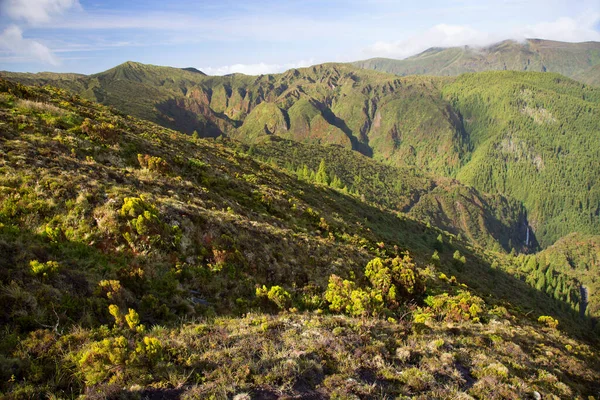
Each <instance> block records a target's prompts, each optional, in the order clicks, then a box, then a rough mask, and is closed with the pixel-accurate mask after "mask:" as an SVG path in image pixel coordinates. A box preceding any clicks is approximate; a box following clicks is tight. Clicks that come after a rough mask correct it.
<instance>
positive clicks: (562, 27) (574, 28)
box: [517, 13, 600, 42]
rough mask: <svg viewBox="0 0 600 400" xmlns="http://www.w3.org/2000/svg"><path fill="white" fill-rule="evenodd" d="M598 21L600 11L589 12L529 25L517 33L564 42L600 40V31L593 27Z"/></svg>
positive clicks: (599, 20) (599, 21)
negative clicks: (577, 16) (579, 15)
mask: <svg viewBox="0 0 600 400" xmlns="http://www.w3.org/2000/svg"><path fill="white" fill-rule="evenodd" d="M598 23H600V13H590V14H586V15H583V16H581V17H579V18H559V19H557V20H556V21H553V22H542V23H539V24H535V25H529V26H526V27H525V28H523V29H522V30H521V31H520V32H517V34H520V35H521V37H523V38H525V37H526V38H541V39H549V40H560V41H565V42H584V41H588V40H592V41H600V32H598V31H597V30H596V29H595V26H596V25H597V24H598ZM517 38H518V37H517Z"/></svg>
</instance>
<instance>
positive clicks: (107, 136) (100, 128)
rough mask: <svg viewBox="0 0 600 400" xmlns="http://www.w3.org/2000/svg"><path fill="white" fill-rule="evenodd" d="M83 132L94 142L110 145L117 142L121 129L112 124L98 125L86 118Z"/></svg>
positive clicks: (82, 126)
mask: <svg viewBox="0 0 600 400" xmlns="http://www.w3.org/2000/svg"><path fill="white" fill-rule="evenodd" d="M81 131H82V132H83V133H85V134H87V135H88V136H89V137H90V139H92V140H98V141H100V142H105V143H110V144H112V143H116V142H117V139H118V138H119V133H120V131H119V129H118V128H116V127H115V125H113V124H111V123H108V122H102V123H96V122H94V121H92V120H91V119H89V118H86V119H85V120H83V122H82V123H81Z"/></svg>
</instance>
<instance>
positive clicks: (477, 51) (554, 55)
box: [352, 38, 600, 82]
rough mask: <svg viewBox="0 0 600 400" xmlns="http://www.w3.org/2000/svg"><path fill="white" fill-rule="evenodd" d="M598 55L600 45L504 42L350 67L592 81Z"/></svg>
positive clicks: (401, 72) (430, 51)
mask: <svg viewBox="0 0 600 400" xmlns="http://www.w3.org/2000/svg"><path fill="white" fill-rule="evenodd" d="M599 52H600V42H581V43H569V42H558V41H553V40H545V39H539V38H528V39H525V40H515V39H507V40H503V41H500V42H497V43H493V44H490V45H487V46H455V47H431V48H429V49H427V50H425V51H423V52H421V53H419V54H416V55H414V56H412V57H408V58H405V59H402V60H394V59H389V58H372V59H370V60H363V61H357V62H354V63H352V64H353V65H354V66H356V67H359V68H364V69H375V70H377V71H382V72H388V73H392V74H396V75H400V76H406V75H434V76H452V75H460V74H463V73H465V72H481V71H489V70H512V71H537V72H556V73H559V74H562V75H565V76H567V77H571V78H575V79H578V80H580V81H582V82H595V81H596V80H597V76H598V73H597V72H596V70H594V69H593V67H594V66H596V65H600V58H599V57H598V56H597V54H598V53H599ZM590 75H591V76H590Z"/></svg>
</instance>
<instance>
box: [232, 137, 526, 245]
mask: <svg viewBox="0 0 600 400" xmlns="http://www.w3.org/2000/svg"><path fill="white" fill-rule="evenodd" d="M242 150H243V151H245V152H247V153H248V154H250V155H252V156H253V157H258V158H260V159H262V160H264V161H266V162H269V163H271V164H276V165H278V166H280V167H283V168H285V169H286V170H288V171H290V172H291V173H295V174H296V175H297V176H298V177H299V178H300V179H302V180H305V181H316V180H317V178H316V177H315V175H316V174H317V173H318V170H319V167H320V165H321V163H323V165H324V166H325V171H326V173H327V177H326V179H327V180H328V182H329V184H330V186H332V187H337V188H339V189H343V191H344V192H346V193H351V194H353V195H354V196H357V197H360V198H361V199H363V200H364V201H367V202H370V203H373V204H376V205H377V206H380V207H386V208H389V209H392V210H398V211H400V212H401V213H402V214H403V215H406V216H409V217H413V218H416V219H418V220H421V221H424V222H426V223H429V224H430V225H433V226H435V227H438V228H441V229H443V230H445V231H448V232H451V233H452V234H455V235H461V236H462V237H464V238H465V239H467V240H468V241H470V242H471V243H476V244H479V245H480V246H482V247H487V248H495V249H497V250H500V249H502V248H503V249H505V250H506V251H510V250H511V249H512V248H515V249H518V250H519V251H528V250H532V249H534V248H535V247H536V245H535V244H534V243H533V241H532V242H531V243H530V245H529V248H527V246H525V241H526V237H527V218H526V213H525V209H524V208H523V207H522V206H521V204H520V203H518V202H516V201H511V200H508V199H506V198H504V197H502V196H489V195H486V194H482V193H479V192H478V191H477V190H475V189H473V188H471V187H466V186H464V185H462V184H460V183H459V182H458V181H456V180H452V179H448V178H439V177H438V178H436V177H432V176H431V175H429V174H427V173H424V172H422V171H419V170H417V169H416V168H414V167H395V166H390V165H385V164H382V163H379V162H377V161H374V160H372V159H370V158H367V157H365V156H363V155H361V154H358V153H357V152H354V151H350V150H347V149H344V148H341V147H339V146H319V145H314V144H312V145H311V144H300V143H297V142H292V141H286V140H280V139H276V138H271V139H270V140H266V141H263V142H259V143H255V144H253V145H251V146H249V147H248V146H245V147H243V148H242Z"/></svg>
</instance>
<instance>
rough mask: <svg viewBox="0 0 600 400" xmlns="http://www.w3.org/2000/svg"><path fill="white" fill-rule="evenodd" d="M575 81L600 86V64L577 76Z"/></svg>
mask: <svg viewBox="0 0 600 400" xmlns="http://www.w3.org/2000/svg"><path fill="white" fill-rule="evenodd" d="M573 79H576V80H578V81H580V82H583V83H585V84H588V85H593V86H600V64H597V65H594V66H593V67H591V68H589V69H586V70H585V71H583V72H581V73H579V74H577V75H575V76H574V77H573Z"/></svg>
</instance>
